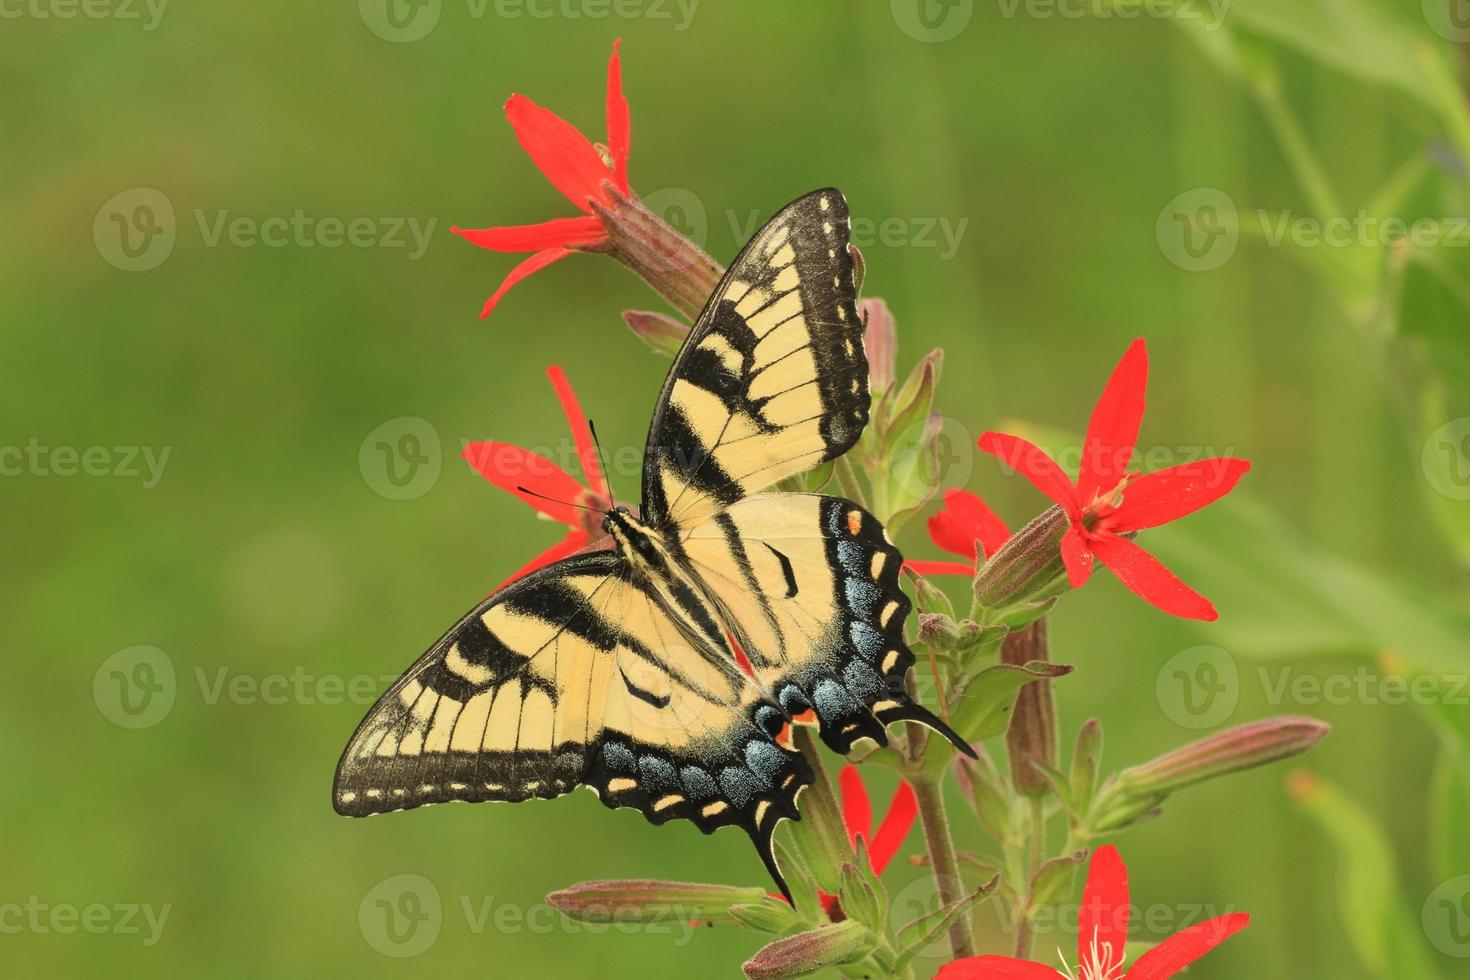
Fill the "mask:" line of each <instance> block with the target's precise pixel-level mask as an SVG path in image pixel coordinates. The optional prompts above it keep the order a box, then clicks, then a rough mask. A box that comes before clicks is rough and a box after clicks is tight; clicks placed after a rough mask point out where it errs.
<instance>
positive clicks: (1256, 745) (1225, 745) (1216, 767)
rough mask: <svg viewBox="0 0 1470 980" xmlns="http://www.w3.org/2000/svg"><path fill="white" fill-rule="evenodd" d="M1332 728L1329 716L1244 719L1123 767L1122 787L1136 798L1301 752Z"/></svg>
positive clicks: (1158, 794)
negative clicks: (1248, 721) (1320, 718)
mask: <svg viewBox="0 0 1470 980" xmlns="http://www.w3.org/2000/svg"><path fill="white" fill-rule="evenodd" d="M1331 730H1332V726H1331V725H1329V724H1327V723H1326V722H1323V721H1318V720H1317V719H1315V718H1306V717H1302V716H1300V715H1281V716H1279V717H1276V718H1267V719H1266V720H1265V721H1258V722H1254V723H1252V724H1249V725H1240V726H1237V727H1235V728H1231V729H1228V730H1227V731H1223V732H1219V733H1218V734H1215V735H1211V736H1210V737H1209V738H1204V739H1200V740H1199V741H1198V742H1193V743H1191V744H1189V745H1186V746H1184V747H1183V748H1179V749H1175V750H1174V751H1173V752H1169V753H1167V754H1165V755H1161V756H1159V757H1158V758H1157V759H1154V760H1153V761H1151V762H1145V763H1144V764H1143V765H1141V766H1134V767H1133V768H1131V769H1125V770H1123V771H1122V772H1120V773H1119V774H1118V788H1119V789H1120V790H1121V792H1122V793H1123V794H1124V795H1125V796H1127V797H1129V798H1134V799H1136V798H1139V797H1144V796H1161V795H1163V794H1167V793H1172V792H1174V791H1175V790H1179V789H1183V788H1184V787H1186V786H1191V785H1193V784H1194V783H1198V782H1202V781H1204V780H1206V779H1213V778H1214V777H1216V776H1223V775H1225V774H1226V773H1232V772H1240V771H1242V770H1245V769H1253V768H1255V767H1256V766H1262V765H1265V764H1266V763H1268V762H1275V761H1277V760H1278V759H1286V758H1290V757H1291V756H1294V755H1300V754H1301V753H1303V752H1305V751H1306V750H1307V749H1310V748H1311V747H1312V746H1314V745H1316V744H1317V743H1318V742H1320V741H1322V739H1324V738H1326V737H1327V733H1328V732H1330V731H1331Z"/></svg>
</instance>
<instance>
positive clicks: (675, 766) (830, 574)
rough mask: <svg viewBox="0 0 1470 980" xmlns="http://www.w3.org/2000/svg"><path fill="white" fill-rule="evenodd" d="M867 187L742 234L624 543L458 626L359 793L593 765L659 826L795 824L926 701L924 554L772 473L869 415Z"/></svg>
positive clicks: (524, 781) (682, 371)
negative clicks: (909, 556) (920, 597)
mask: <svg viewBox="0 0 1470 980" xmlns="http://www.w3.org/2000/svg"><path fill="white" fill-rule="evenodd" d="M849 227H850V222H849V217H848V207H847V202H846V200H845V199H844V198H843V196H842V194H841V193H840V192H838V191H836V190H834V189H830V188H829V189H826V190H819V191H814V192H813V193H811V194H807V195H806V196H804V197H801V198H799V199H797V200H796V201H794V202H792V203H791V204H790V205H788V206H787V207H785V208H784V209H782V210H781V211H780V212H779V213H778V214H777V215H776V216H775V217H774V218H772V219H771V220H770V221H769V222H768V223H767V224H766V225H764V226H763V227H762V228H761V229H760V230H759V231H758V232H757V233H756V235H755V237H754V238H752V239H751V241H750V242H749V243H748V244H747V245H746V246H745V248H744V249H743V250H742V251H741V252H740V255H739V256H738V257H737V258H736V259H735V261H734V263H733V264H732V265H731V266H730V268H729V270H728V271H727V272H726V273H725V276H724V278H723V279H722V280H721V282H720V283H719V285H718V286H717V287H716V289H715V291H714V293H713V295H711V297H710V299H709V302H708V303H707V304H706V306H705V307H704V310H703V311H702V312H701V313H700V315H699V317H698V319H697V321H696V322H695V324H694V326H693V328H692V329H691V331H690V333H689V336H688V338H687V339H686V341H685V343H684V345H683V347H682V349H681V350H680V352H679V354H678V355H677V357H676V358H675V359H674V364H673V367H672V369H671V370H670V372H669V376H668V379H667V380H666V381H665V383H664V386H663V390H662V392H661V393H660V395H659V398H658V403H657V407H656V408H655V410H654V413H653V421H652V424H651V426H650V428H649V433H648V441H647V446H646V449H645V455H644V463H643V495H642V505H641V507H640V508H639V510H638V511H637V512H636V513H635V512H633V511H631V510H630V509H628V508H627V507H623V506H618V507H615V508H613V509H611V510H609V511H608V512H607V513H606V515H605V516H604V518H603V528H604V530H605V531H606V532H607V533H608V535H609V536H610V538H611V540H612V543H613V547H612V548H610V549H604V550H596V551H589V552H584V553H582V554H578V555H574V556H572V557H570V558H565V559H563V560H561V561H558V562H555V563H553V564H551V565H548V566H546V567H544V568H541V569H539V570H537V571H535V572H532V573H531V574H529V575H527V576H525V577H524V578H521V579H519V580H517V581H515V582H513V583H511V584H510V585H508V586H506V587H505V588H503V589H501V590H499V591H497V592H495V593H494V594H492V595H491V596H489V597H488V598H487V599H485V600H484V601H483V602H481V603H480V604H479V605H478V606H477V607H475V608H474V609H473V610H471V611H470V613H469V614H468V615H466V616H465V617H464V618H463V619H462V620H460V621H459V622H458V623H456V624H455V625H454V626H453V627H451V628H450V629H449V631H448V632H447V633H445V634H444V635H443V636H442V637H441V638H440V639H439V640H438V642H436V643H435V644H434V645H433V646H432V647H430V648H429V650H428V652H427V653H425V654H424V655H423V656H422V657H420V658H419V659H418V660H417V661H416V662H415V663H414V664H413V665H412V666H411V667H409V668H408V670H407V672H406V673H404V675H403V676H402V677H401V678H399V679H398V681H397V682H395V683H394V684H393V686H392V687H391V688H389V689H388V690H387V691H386V692H385V693H384V694H383V696H382V697H381V698H380V699H379V700H378V702H377V703H376V704H375V705H374V706H373V708H372V709H371V710H370V711H369V712H368V714H367V716H366V717H365V718H364V719H363V721H362V723H361V725H359V726H358V729H357V732H356V733H355V734H354V735H353V736H352V739H351V740H350V741H349V742H348V744H347V748H346V750H345V751H344V752H343V754H342V759H341V762H340V763H339V765H338V767H337V776H336V781H335V785H334V787H333V791H332V801H333V805H334V806H335V808H336V810H337V812H338V813H341V814H344V815H346V816H366V815H369V814H374V813H380V812H383V811H388V810H399V809H407V808H410V807H417V806H422V805H424V804H429V803H440V802H445V801H450V800H466V801H470V802H482V801H491V800H499V801H515V802H518V801H522V800H527V799H531V798H543V799H549V798H552V797H556V796H561V795H563V794H565V793H567V792H569V791H571V790H572V789H573V788H575V787H577V786H579V785H581V786H587V787H589V788H590V789H591V790H592V791H593V792H595V793H596V794H597V796H598V797H599V798H600V799H601V800H602V802H603V803H604V804H606V805H607V806H609V807H614V808H616V807H634V808H636V809H638V810H639V811H641V812H642V813H643V815H644V816H645V817H647V818H648V820H650V821H651V822H653V823H655V824H661V823H664V822H666V821H669V820H674V819H684V820H690V821H692V822H693V823H694V824H695V825H696V826H698V827H699V828H700V829H701V830H703V831H704V832H705V833H711V832H713V831H714V830H715V829H717V828H719V827H722V826H727V825H734V826H738V827H740V828H741V829H743V830H744V831H745V832H746V833H747V834H749V835H750V838H751V840H752V841H753V842H754V843H755V846H756V849H757V851H758V852H759V853H760V856H761V859H762V861H763V862H764V864H765V866H766V868H767V870H768V871H769V872H770V874H771V877H772V878H773V879H774V880H775V882H776V883H777V885H778V886H779V887H780V888H781V890H782V892H783V893H785V894H786V895H787V898H788V900H789V899H790V893H789V891H788V889H787V887H786V883H785V880H784V879H783V877H782V875H781V871H780V868H779V867H778V865H777V861H776V858H775V855H774V853H773V847H772V835H773V833H774V832H775V829H776V826H777V825H778V824H779V823H780V821H781V820H782V819H787V818H789V819H792V820H796V819H799V814H798V810H797V796H798V794H799V792H800V791H801V790H802V788H803V787H805V786H807V785H809V784H810V783H811V782H812V779H813V775H812V771H811V769H810V767H809V766H808V765H807V763H806V761H805V759H804V758H803V757H802V755H801V754H800V753H799V752H797V751H796V750H795V749H794V748H793V742H792V737H791V733H792V729H791V726H792V724H793V723H801V724H810V725H815V726H817V729H818V732H819V734H820V737H821V739H822V740H823V741H824V742H825V743H826V744H827V746H829V747H830V748H831V749H832V750H833V751H835V752H838V753H842V754H846V753H847V752H849V751H850V750H851V749H852V747H853V744H854V743H855V742H856V741H857V740H859V739H862V738H869V739H872V740H873V741H874V742H877V743H878V744H880V745H886V744H887V734H886V732H885V726H886V725H889V724H891V723H893V722H896V721H904V720H910V721H916V722H920V723H923V724H925V725H928V726H930V727H931V728H934V729H935V730H937V731H938V732H940V733H941V734H943V735H944V736H945V737H947V738H948V739H949V740H950V741H952V742H953V743H954V744H955V745H956V747H957V748H959V749H960V750H962V751H964V752H967V753H970V754H973V753H972V752H971V750H970V747H969V746H968V745H967V744H966V743H965V741H964V740H963V739H962V738H961V737H960V736H959V735H958V734H957V733H955V732H954V731H953V730H951V729H950V728H949V727H948V726H947V725H946V724H945V723H944V722H943V721H942V720H940V719H939V718H937V717H935V716H934V715H933V714H932V713H931V712H929V711H928V710H927V709H925V708H924V707H923V706H922V705H920V704H919V703H918V702H916V701H915V700H914V699H913V698H912V697H910V696H909V694H908V692H907V688H906V686H905V680H906V677H907V674H908V670H909V667H910V666H911V665H912V663H913V661H914V656H913V653H912V652H911V651H910V650H909V648H908V646H907V645H905V643H904V635H903V629H904V622H905V620H906V619H907V618H908V613H909V608H910V603H909V600H908V598H907V597H906V596H905V595H904V593H903V592H902V590H901V589H900V588H899V569H900V567H901V566H902V564H903V556H902V555H901V554H900V553H899V552H898V550H897V549H896V548H895V547H894V546H893V543H892V542H891V541H890V540H889V538H888V535H887V533H886V532H885V530H884V529H883V526H882V524H880V523H879V521H878V520H877V519H876V518H875V517H874V516H873V515H872V514H870V513H868V512H867V511H866V510H864V509H863V508H862V507H861V506H859V505H858V504H855V503H853V502H851V501H848V500H844V499H842V498H840V497H833V496H824V495H821V494H815V493H788V492H771V491H770V489H769V488H771V487H772V486H774V485H775V484H777V483H779V482H780V481H782V480H785V479H787V478H790V477H794V476H797V475H800V474H803V473H805V472H807V471H809V470H811V469H813V468H815V467H817V466H819V465H820V464H822V463H823V462H826V461H829V460H833V459H835V458H837V457H838V456H840V455H842V454H843V453H844V452H846V451H847V450H848V449H850V448H852V446H853V445H854V444H855V443H856V442H857V440H858V438H859V436H860V435H861V434H862V431H863V428H864V426H865V425H866V424H867V420H868V411H869V402H870V398H869V393H868V365H867V359H866V357H865V355H864V352H863V325H862V323H861V322H860V320H859V317H858V312H857V307H856V294H857V288H856V284H855V281H854V275H855V268H854V260H853V256H852V253H851V251H850V249H849V241H848V239H849Z"/></svg>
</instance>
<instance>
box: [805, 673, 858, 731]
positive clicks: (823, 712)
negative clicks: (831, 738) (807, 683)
mask: <svg viewBox="0 0 1470 980" xmlns="http://www.w3.org/2000/svg"><path fill="white" fill-rule="evenodd" d="M812 700H813V701H815V702H816V705H817V714H818V715H820V716H821V718H822V721H823V722H827V721H831V720H833V719H836V718H841V717H842V716H843V715H848V714H852V713H853V712H854V711H856V710H857V706H858V704H857V702H856V701H854V700H853V699H852V695H851V694H849V693H848V691H847V688H845V687H843V686H842V685H841V684H839V683H837V682H836V681H834V680H831V679H828V680H824V681H821V682H819V683H818V684H817V689H816V690H815V691H813V692H812Z"/></svg>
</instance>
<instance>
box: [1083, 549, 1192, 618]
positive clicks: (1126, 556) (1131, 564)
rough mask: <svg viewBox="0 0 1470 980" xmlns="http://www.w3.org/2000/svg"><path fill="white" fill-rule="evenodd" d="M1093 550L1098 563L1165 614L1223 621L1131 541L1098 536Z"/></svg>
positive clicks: (1159, 563) (1157, 561) (1153, 558)
mask: <svg viewBox="0 0 1470 980" xmlns="http://www.w3.org/2000/svg"><path fill="white" fill-rule="evenodd" d="M1091 547H1092V553H1093V554H1094V555H1096V556H1097V560H1098V561H1100V562H1102V563H1103V564H1104V565H1106V566H1108V568H1110V569H1112V572H1113V574H1114V575H1116V576H1118V580H1119V581H1121V582H1122V583H1123V584H1124V585H1126V586H1128V588H1130V589H1132V590H1133V591H1134V592H1136V593H1138V594H1139V595H1140V596H1142V597H1143V598H1144V599H1146V600H1148V601H1149V602H1151V603H1153V604H1154V605H1155V606H1158V607H1159V608H1160V609H1162V610H1163V611H1164V612H1166V613H1169V614H1170V615H1173V616H1180V617H1183V618H1184V619H1203V620H1206V621H1210V620H1214V619H1217V618H1219V613H1217V612H1215V607H1214V606H1213V605H1212V604H1211V603H1210V600H1208V599H1206V598H1205V597H1204V596H1202V595H1200V594H1199V593H1198V592H1196V591H1194V590H1193V589H1191V588H1190V587H1189V586H1187V585H1185V584H1184V583H1183V582H1181V581H1179V578H1178V577H1177V576H1176V575H1175V574H1174V573H1173V572H1171V571H1169V570H1168V569H1167V568H1165V567H1164V565H1163V563H1162V562H1160V561H1159V560H1158V559H1157V558H1155V557H1154V556H1153V555H1151V554H1149V553H1148V552H1147V551H1144V550H1143V549H1142V548H1140V547H1139V546H1138V545H1136V544H1134V543H1133V542H1132V541H1129V540H1128V539H1127V538H1120V537H1118V536H1117V535H1114V534H1097V535H1093V536H1092V539H1091Z"/></svg>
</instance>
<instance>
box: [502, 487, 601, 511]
mask: <svg viewBox="0 0 1470 980" xmlns="http://www.w3.org/2000/svg"><path fill="white" fill-rule="evenodd" d="M516 493H523V494H525V495H526V496H528V497H540V498H541V499H542V500H549V501H551V502H552V503H553V504H561V505H562V506H563V507H580V508H582V509H583V510H597V508H596V507H588V506H587V505H586V504H579V503H577V502H576V501H574V500H557V499H556V498H555V497H548V496H547V495H546V494H544V493H537V492H536V491H535V490H532V489H530V488H529V487H519V486H518V487H516Z"/></svg>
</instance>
